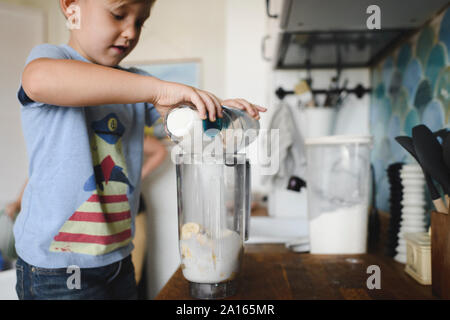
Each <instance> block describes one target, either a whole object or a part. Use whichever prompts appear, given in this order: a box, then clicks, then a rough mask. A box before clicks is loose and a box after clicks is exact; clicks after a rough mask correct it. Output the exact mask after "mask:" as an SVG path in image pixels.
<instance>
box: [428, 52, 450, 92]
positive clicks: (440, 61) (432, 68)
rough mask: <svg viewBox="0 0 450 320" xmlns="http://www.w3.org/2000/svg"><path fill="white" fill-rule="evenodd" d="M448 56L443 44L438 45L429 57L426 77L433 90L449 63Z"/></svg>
mask: <svg viewBox="0 0 450 320" xmlns="http://www.w3.org/2000/svg"><path fill="white" fill-rule="evenodd" d="M446 55H447V53H446V52H445V47H444V44H442V43H438V44H436V45H435V46H434V47H433V49H432V50H431V52H430V54H429V55H428V60H427V64H426V67H425V75H426V77H427V78H428V80H430V85H431V89H434V86H435V84H436V81H437V77H438V75H439V72H440V71H441V69H442V68H443V67H444V66H445V64H446V62H447V57H446ZM433 91H434V90H433Z"/></svg>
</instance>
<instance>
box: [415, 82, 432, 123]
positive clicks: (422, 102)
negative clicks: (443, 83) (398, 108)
mask: <svg viewBox="0 0 450 320" xmlns="http://www.w3.org/2000/svg"><path fill="white" fill-rule="evenodd" d="M432 99H433V93H432V91H431V85H430V81H429V80H428V79H422V81H421V82H420V84H419V87H418V88H417V90H416V93H415V96H414V100H413V101H414V107H415V108H416V109H417V111H418V112H419V115H422V113H423V110H424V109H425V107H426V106H427V105H428V103H430V101H431V100H432Z"/></svg>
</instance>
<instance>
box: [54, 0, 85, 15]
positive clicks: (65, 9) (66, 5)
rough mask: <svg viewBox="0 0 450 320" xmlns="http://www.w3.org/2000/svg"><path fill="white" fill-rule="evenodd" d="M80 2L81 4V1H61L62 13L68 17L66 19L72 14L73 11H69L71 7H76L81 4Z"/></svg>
mask: <svg viewBox="0 0 450 320" xmlns="http://www.w3.org/2000/svg"><path fill="white" fill-rule="evenodd" d="M79 2H80V1H79V0H59V6H60V8H61V11H62V13H63V14H64V16H65V17H66V19H67V18H68V17H69V15H70V14H71V11H70V10H69V7H70V6H71V5H74V4H75V5H76V4H79Z"/></svg>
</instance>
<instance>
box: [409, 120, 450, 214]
mask: <svg viewBox="0 0 450 320" xmlns="http://www.w3.org/2000/svg"><path fill="white" fill-rule="evenodd" d="M412 134H413V144H414V150H415V151H416V155H417V158H418V159H419V163H420V165H421V167H422V168H424V169H425V171H426V172H428V173H429V174H430V176H431V177H432V178H433V179H434V180H436V181H437V182H438V183H439V184H440V185H441V186H442V188H443V190H444V193H445V195H446V199H447V201H448V194H449V192H450V183H449V182H450V179H449V178H450V175H449V170H448V168H447V166H446V165H445V163H444V158H443V154H442V146H441V145H440V144H439V142H438V140H437V139H436V137H435V136H434V135H433V132H431V130H430V129H428V127H427V126H425V125H423V124H421V125H418V126H415V127H414V128H413V129H412ZM445 212H448V210H447V211H445Z"/></svg>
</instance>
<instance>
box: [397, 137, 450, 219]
mask: <svg viewBox="0 0 450 320" xmlns="http://www.w3.org/2000/svg"><path fill="white" fill-rule="evenodd" d="M395 140H397V142H398V143H399V144H400V145H401V146H402V147H403V148H404V149H405V150H406V151H408V152H409V153H410V154H411V155H412V156H413V157H414V159H416V161H417V162H418V163H419V164H420V161H419V159H418V157H417V155H416V150H415V149H414V144H413V140H412V138H410V137H407V136H400V137H396V138H395ZM420 166H421V167H422V171H423V174H424V176H425V181H426V183H427V187H428V191H430V196H431V200H432V201H433V204H434V207H435V208H436V210H437V211H439V212H446V211H448V210H447V207H446V206H445V204H444V201H442V198H441V195H440V194H439V192H438V190H437V189H436V186H435V185H434V183H433V179H432V178H431V176H430V174H429V173H428V172H426V170H425V169H424V168H423V166H422V165H420Z"/></svg>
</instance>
